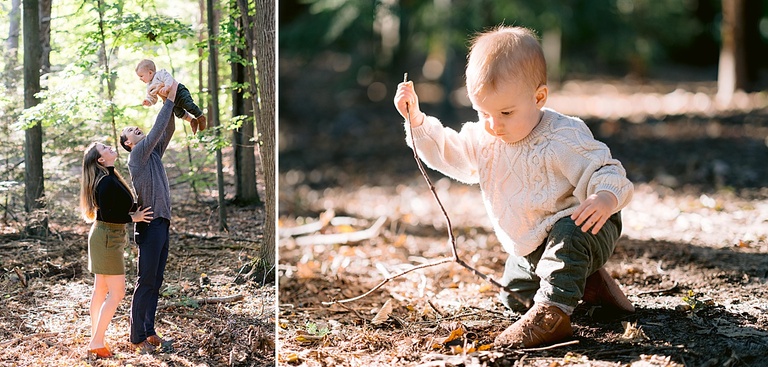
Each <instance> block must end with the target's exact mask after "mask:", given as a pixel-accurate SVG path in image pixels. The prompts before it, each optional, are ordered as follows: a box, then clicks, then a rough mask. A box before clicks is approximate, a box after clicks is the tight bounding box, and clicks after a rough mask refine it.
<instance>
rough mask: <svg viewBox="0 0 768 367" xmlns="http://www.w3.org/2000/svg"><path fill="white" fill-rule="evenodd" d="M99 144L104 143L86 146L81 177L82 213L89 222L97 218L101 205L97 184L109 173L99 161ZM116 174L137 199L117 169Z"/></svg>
mask: <svg viewBox="0 0 768 367" xmlns="http://www.w3.org/2000/svg"><path fill="white" fill-rule="evenodd" d="M99 144H102V143H99V142H93V143H91V144H90V145H88V147H86V148H85V153H84V154H83V176H82V178H81V179H80V214H81V215H82V216H83V219H85V221H86V222H88V223H90V222H93V221H94V220H96V211H97V210H98V209H99V205H98V204H97V203H96V186H98V185H99V182H101V179H102V178H104V177H106V176H107V175H108V174H109V171H108V170H107V167H105V166H104V165H102V164H101V163H99V158H101V153H99V150H98V149H97V148H96V146H97V145H99ZM102 145H104V144H102ZM115 176H116V177H117V179H118V180H119V181H120V182H121V183H122V184H123V185H125V187H126V189H128V192H129V193H130V195H131V199H132V200H133V199H135V198H134V197H133V192H131V190H130V186H128V183H127V182H125V179H123V176H122V175H120V172H117V171H115Z"/></svg>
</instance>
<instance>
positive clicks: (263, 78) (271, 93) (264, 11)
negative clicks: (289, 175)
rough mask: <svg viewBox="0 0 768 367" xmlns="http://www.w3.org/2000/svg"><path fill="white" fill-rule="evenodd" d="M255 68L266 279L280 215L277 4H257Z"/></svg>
mask: <svg viewBox="0 0 768 367" xmlns="http://www.w3.org/2000/svg"><path fill="white" fill-rule="evenodd" d="M256 29H257V32H256V37H255V42H254V46H255V51H256V68H257V71H258V79H259V83H258V85H259V88H258V89H259V94H258V96H259V98H258V105H259V110H258V111H259V118H258V119H257V120H256V129H257V131H258V136H259V138H258V142H259V154H260V155H261V164H262V167H264V185H265V195H264V196H265V197H264V203H265V209H266V213H265V217H266V219H265V223H264V245H263V246H262V247H261V250H260V254H259V256H260V258H261V261H262V262H263V264H264V271H268V272H270V274H268V275H267V278H269V277H273V276H274V271H273V267H274V264H275V260H276V259H275V253H276V251H275V249H276V246H277V242H276V238H275V231H276V226H275V216H276V215H277V210H276V205H275V204H276V201H277V195H276V193H275V169H276V166H275V148H276V146H275V48H276V43H275V1H274V0H258V1H256Z"/></svg>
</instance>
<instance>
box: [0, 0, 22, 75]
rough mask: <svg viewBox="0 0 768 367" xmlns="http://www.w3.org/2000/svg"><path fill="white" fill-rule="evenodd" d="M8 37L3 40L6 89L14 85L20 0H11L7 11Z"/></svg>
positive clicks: (19, 24) (17, 52)
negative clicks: (9, 9) (9, 8)
mask: <svg viewBox="0 0 768 367" xmlns="http://www.w3.org/2000/svg"><path fill="white" fill-rule="evenodd" d="M8 18H10V19H9V22H8V38H6V40H5V50H4V53H5V55H4V58H5V70H4V71H3V74H4V77H3V78H4V79H5V80H4V83H5V88H6V89H12V88H14V87H15V86H16V78H15V77H14V74H15V70H16V64H18V54H19V33H20V28H21V0H11V11H10V12H9V13H8Z"/></svg>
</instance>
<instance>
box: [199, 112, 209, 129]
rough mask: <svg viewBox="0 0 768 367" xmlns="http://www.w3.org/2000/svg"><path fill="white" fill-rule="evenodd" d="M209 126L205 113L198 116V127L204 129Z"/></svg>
mask: <svg viewBox="0 0 768 367" xmlns="http://www.w3.org/2000/svg"><path fill="white" fill-rule="evenodd" d="M207 126H208V125H207V123H206V119H205V115H200V116H197V128H198V129H200V131H203V130H205V128H206V127H207Z"/></svg>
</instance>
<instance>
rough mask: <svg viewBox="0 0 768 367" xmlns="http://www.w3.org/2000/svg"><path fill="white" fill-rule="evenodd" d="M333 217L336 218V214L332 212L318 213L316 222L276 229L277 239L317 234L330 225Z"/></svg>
mask: <svg viewBox="0 0 768 367" xmlns="http://www.w3.org/2000/svg"><path fill="white" fill-rule="evenodd" d="M335 216H336V213H335V212H334V211H333V210H328V211H325V212H322V213H320V218H319V219H318V220H317V221H316V222H312V223H307V224H304V225H300V226H296V227H290V228H280V229H278V230H277V232H278V237H280V238H285V237H295V236H299V235H303V234H308V233H313V232H317V231H319V230H321V229H323V228H325V226H327V225H328V224H329V223H331V220H332V219H333V218H334V217H335Z"/></svg>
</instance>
